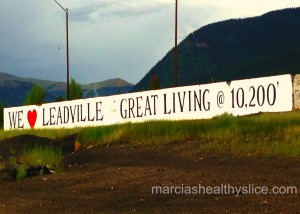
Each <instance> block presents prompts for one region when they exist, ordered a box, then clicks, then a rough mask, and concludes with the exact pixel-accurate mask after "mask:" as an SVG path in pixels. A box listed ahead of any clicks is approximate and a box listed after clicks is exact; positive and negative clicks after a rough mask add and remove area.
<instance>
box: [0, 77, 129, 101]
mask: <svg viewBox="0 0 300 214" xmlns="http://www.w3.org/2000/svg"><path fill="white" fill-rule="evenodd" d="M34 84H37V85H40V86H42V87H44V88H45V89H46V101H47V102H53V101H55V99H56V98H58V97H59V96H62V97H65V94H66V83H64V82H55V81H48V80H40V79H35V78H22V77H17V76H14V75H11V74H8V73H1V72H0V102H1V103H3V104H4V105H5V106H7V107H10V106H19V105H22V104H23V102H24V100H25V98H26V96H27V94H28V93H29V91H30V90H31V88H32V86H33V85H34ZM132 87H133V84H131V83H128V82H126V81H125V80H122V79H120V78H114V79H110V80H105V81H103V82H97V83H91V84H86V85H82V89H83V94H84V95H83V96H84V98H90V97H98V96H109V95H114V94H119V93H128V92H129V91H130V90H131V89H132Z"/></svg>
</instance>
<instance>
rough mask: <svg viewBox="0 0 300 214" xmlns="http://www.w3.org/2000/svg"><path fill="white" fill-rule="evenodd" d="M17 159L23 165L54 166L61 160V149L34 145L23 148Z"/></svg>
mask: <svg viewBox="0 0 300 214" xmlns="http://www.w3.org/2000/svg"><path fill="white" fill-rule="evenodd" d="M19 161H20V162H21V163H22V164H23V165H29V166H48V167H50V168H56V167H58V166H59V165H60V163H61V161H62V150H61V149H58V148H55V147H53V146H39V145H37V146H34V147H33V148H27V149H24V152H23V153H22V154H21V155H20V157H19Z"/></svg>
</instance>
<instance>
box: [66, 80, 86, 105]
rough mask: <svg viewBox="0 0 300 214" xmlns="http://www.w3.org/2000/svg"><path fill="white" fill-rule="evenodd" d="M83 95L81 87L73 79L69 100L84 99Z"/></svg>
mask: <svg viewBox="0 0 300 214" xmlns="http://www.w3.org/2000/svg"><path fill="white" fill-rule="evenodd" d="M82 97H83V93H82V88H81V85H80V84H78V83H77V82H76V81H75V80H74V79H73V78H72V80H71V84H70V97H69V100H76V99H82Z"/></svg>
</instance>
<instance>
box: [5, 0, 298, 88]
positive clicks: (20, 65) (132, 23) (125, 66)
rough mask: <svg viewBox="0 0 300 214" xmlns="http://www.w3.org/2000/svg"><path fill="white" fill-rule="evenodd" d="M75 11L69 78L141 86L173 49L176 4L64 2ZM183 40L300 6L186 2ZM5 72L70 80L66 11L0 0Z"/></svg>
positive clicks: (275, 1) (287, 1) (256, 0)
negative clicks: (229, 22) (212, 27)
mask: <svg viewBox="0 0 300 214" xmlns="http://www.w3.org/2000/svg"><path fill="white" fill-rule="evenodd" d="M58 2H60V3H61V5H63V7H66V8H69V39H70V41H69V46H70V76H71V77H73V78H74V79H76V80H77V81H78V82H80V83H82V84H86V83H92V82H100V81H104V80H107V79H111V78H115V77H119V78H122V79H124V80H126V81H128V82H131V83H134V84H135V83H137V82H138V81H139V80H140V79H141V78H142V77H143V76H144V75H145V74H146V73H147V72H148V71H149V70H150V69H151V68H152V67H153V66H154V65H155V64H156V63H157V62H158V61H159V60H160V59H161V58H163V57H164V56H165V55H166V53H167V52H168V51H169V50H170V49H171V48H172V47H173V45H174V17H175V15H174V13H175V0H84V1H83V0H58ZM178 6H179V7H178V10H179V24H178V36H179V41H181V40H182V39H184V38H185V37H186V36H187V35H188V34H190V33H191V32H192V31H194V30H196V29H198V28H200V27H202V26H204V25H207V24H210V23H213V22H216V21H221V20H226V19H230V18H245V17H252V16H258V15H262V14H264V13H266V12H269V11H272V10H277V9H283V8H289V7H299V6H300V0H179V5H178ZM0 16H1V17H0V20H1V21H0V30H1V33H0V72H6V73H9V74H13V75H17V76H21V77H34V78H39V79H46V80H55V81H66V30H65V12H64V11H63V10H62V9H61V8H60V7H59V6H58V5H57V4H56V3H55V2H54V1H53V0H0Z"/></svg>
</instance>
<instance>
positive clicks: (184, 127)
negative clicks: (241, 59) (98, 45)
mask: <svg viewBox="0 0 300 214" xmlns="http://www.w3.org/2000/svg"><path fill="white" fill-rule="evenodd" d="M74 133H78V139H77V140H78V141H79V142H80V144H83V145H86V146H87V145H106V144H111V143H115V142H118V143H130V144H133V145H137V144H141V145H155V146H161V145H166V144H169V143H172V142H180V143H183V144H184V143H186V142H188V141H193V142H197V150H201V151H203V152H215V153H221V154H229V155H242V156H244V155H263V156H284V157H300V111H292V112H286V113H261V114H256V115H249V116H243V117H233V116H232V115H230V114H223V115H221V116H217V117H214V118H212V119H209V120H187V121H149V122H144V123H127V124H119V125H111V126H99V127H87V128H81V129H79V128H76V129H58V130H57V129H47V130H45V129H40V130H21V131H7V132H3V131H0V140H1V139H4V138H7V137H12V136H16V135H20V134H32V135H37V136H41V137H48V138H51V139H58V138H61V137H64V136H67V135H70V134H74Z"/></svg>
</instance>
